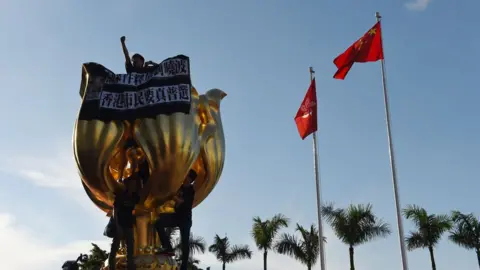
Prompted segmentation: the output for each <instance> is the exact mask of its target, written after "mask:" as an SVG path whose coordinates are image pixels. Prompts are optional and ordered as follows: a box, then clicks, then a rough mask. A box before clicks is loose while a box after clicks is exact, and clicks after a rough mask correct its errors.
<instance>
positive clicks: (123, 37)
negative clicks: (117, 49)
mask: <svg viewBox="0 0 480 270" xmlns="http://www.w3.org/2000/svg"><path fill="white" fill-rule="evenodd" d="M120 42H121V43H122V50H123V55H124V56H125V62H128V63H130V54H129V53H128V49H127V45H125V36H122V37H121V38H120Z"/></svg>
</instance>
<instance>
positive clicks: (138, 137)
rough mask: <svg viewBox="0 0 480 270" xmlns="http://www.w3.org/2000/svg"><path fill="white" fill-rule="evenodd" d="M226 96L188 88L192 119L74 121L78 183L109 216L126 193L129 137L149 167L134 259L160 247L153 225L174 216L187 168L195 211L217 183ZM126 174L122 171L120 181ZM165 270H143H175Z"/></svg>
mask: <svg viewBox="0 0 480 270" xmlns="http://www.w3.org/2000/svg"><path fill="white" fill-rule="evenodd" d="M87 77H88V76H87ZM85 89H86V91H85V92H87V91H89V90H88V88H87V87H86V88H85ZM225 96H226V94H225V93H224V92H223V91H222V90H219V89H211V90H209V91H207V92H206V93H205V94H204V95H199V94H198V92H197V91H196V89H195V88H192V106H191V110H190V114H184V113H174V114H171V115H158V116H157V117H156V118H154V119H137V120H136V121H135V122H134V123H133V124H129V123H128V122H126V121H125V122H122V121H111V122H107V123H106V122H102V121H99V120H89V121H86V120H78V119H77V121H76V123H75V129H74V134H73V147H74V155H75V160H76V163H77V166H78V170H79V174H80V178H81V180H82V184H83V186H84V188H85V191H86V193H87V196H88V197H89V198H90V200H91V201H92V202H93V203H94V204H95V205H96V206H97V207H98V208H100V209H101V210H102V211H104V212H106V213H107V215H110V214H111V210H112V206H113V201H114V195H113V193H114V192H115V191H118V190H120V189H123V188H124V187H123V184H122V183H121V182H119V180H120V172H121V171H122V170H124V168H125V165H126V164H127V158H126V153H125V151H124V150H123V149H124V145H125V142H126V140H127V139H128V138H133V139H135V141H136V142H137V143H138V145H139V146H140V148H141V150H143V153H140V154H139V156H138V158H145V159H146V161H147V162H148V164H149V169H150V178H149V179H148V181H149V184H148V187H149V194H148V196H147V198H146V199H145V201H143V202H140V204H139V205H137V207H136V209H135V214H136V216H137V222H136V226H135V256H140V255H142V254H144V253H145V247H147V246H151V245H152V244H153V245H155V246H156V244H157V243H158V240H156V239H155V233H154V232H155V230H154V228H153V225H152V222H154V220H155V219H156V217H157V215H158V214H159V213H162V212H173V211H174V210H173V207H174V203H173V201H172V200H171V199H172V197H173V196H174V195H175V194H176V193H177V192H178V190H179V188H180V186H181V184H182V182H183V180H184V178H185V177H186V175H187V173H188V171H189V170H190V169H194V170H195V171H196V172H197V174H198V177H197V180H196V181H195V184H194V188H195V198H194V207H195V206H197V205H199V204H200V203H201V202H202V201H203V200H204V199H205V198H206V197H207V196H208V195H209V194H210V192H211V191H212V190H213V188H214V187H215V185H216V184H217V182H218V180H219V179H220V176H221V173H222V170H223V166H224V162H225V136H224V132H223V125H222V119H221V115H220V102H221V100H222V99H223V98H224V97H225ZM129 173H130V171H129V170H128V169H126V170H124V173H123V174H124V177H125V176H128V174H129ZM140 251H141V252H140ZM120 253H121V252H120ZM147 253H148V252H147ZM142 256H143V255H142ZM166 267H167V266H163V267H162V268H145V269H173V268H166ZM168 267H169V266H168ZM172 267H173V266H172ZM138 269H139V268H138ZM142 269H143V268H142Z"/></svg>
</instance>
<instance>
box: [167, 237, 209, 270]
mask: <svg viewBox="0 0 480 270" xmlns="http://www.w3.org/2000/svg"><path fill="white" fill-rule="evenodd" d="M188 246H189V249H190V255H189V258H188V268H189V269H192V270H195V269H197V268H198V267H197V266H196V264H198V263H200V260H198V259H196V258H194V257H193V255H195V254H196V253H200V254H203V253H205V250H206V247H207V242H206V241H205V239H204V238H203V237H201V236H195V235H193V234H192V233H191V234H190V240H189V242H188ZM174 247H175V253H176V260H177V261H181V260H182V243H181V241H180V238H177V240H176V241H175V244H174Z"/></svg>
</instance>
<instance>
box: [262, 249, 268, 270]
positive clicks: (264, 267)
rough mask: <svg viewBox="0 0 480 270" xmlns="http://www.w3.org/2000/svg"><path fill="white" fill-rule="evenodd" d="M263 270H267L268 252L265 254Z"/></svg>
mask: <svg viewBox="0 0 480 270" xmlns="http://www.w3.org/2000/svg"><path fill="white" fill-rule="evenodd" d="M263 270H267V251H266V250H265V251H264V252H263Z"/></svg>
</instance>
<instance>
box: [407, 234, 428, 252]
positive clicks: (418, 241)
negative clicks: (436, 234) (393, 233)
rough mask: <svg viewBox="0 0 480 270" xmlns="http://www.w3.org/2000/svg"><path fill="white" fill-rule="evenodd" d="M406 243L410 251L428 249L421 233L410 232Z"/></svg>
mask: <svg viewBox="0 0 480 270" xmlns="http://www.w3.org/2000/svg"><path fill="white" fill-rule="evenodd" d="M405 242H406V244H407V249H408V250H409V251H412V250H414V249H417V248H426V247H428V244H427V242H426V241H425V239H424V238H423V236H422V235H421V234H420V233H419V232H410V235H409V236H407V237H406V239H405Z"/></svg>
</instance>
